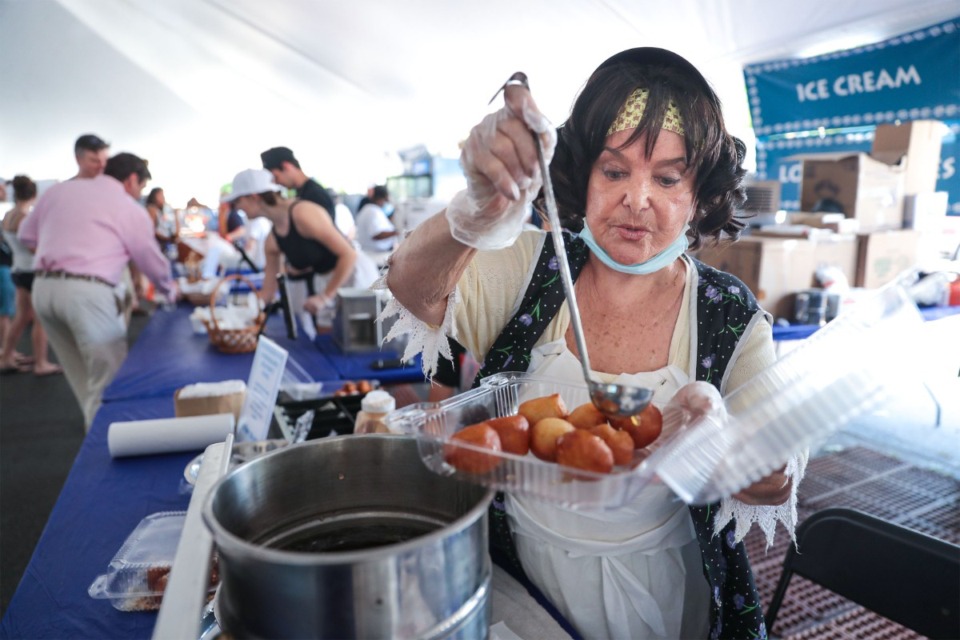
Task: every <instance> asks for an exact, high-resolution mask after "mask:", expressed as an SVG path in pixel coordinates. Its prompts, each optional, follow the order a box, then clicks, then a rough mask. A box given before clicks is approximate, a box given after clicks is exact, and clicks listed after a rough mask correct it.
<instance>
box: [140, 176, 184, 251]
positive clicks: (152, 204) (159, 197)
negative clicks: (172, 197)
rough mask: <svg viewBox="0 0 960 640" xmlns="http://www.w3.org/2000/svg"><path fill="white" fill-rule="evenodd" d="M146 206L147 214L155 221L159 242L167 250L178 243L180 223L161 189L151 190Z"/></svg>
mask: <svg viewBox="0 0 960 640" xmlns="http://www.w3.org/2000/svg"><path fill="white" fill-rule="evenodd" d="M144 204H145V206H146V208H147V213H149V214H150V219H151V220H153V226H154V228H155V229H156V236H157V242H159V243H160V246H161V247H163V248H164V249H166V247H167V246H168V245H169V244H170V243H173V242H176V241H177V237H178V236H179V235H180V221H179V220H178V219H177V212H176V211H173V210H172V209H171V208H170V206H169V205H168V204H167V198H166V195H165V194H164V193H163V188H161V187H154V188H153V189H151V190H150V193H149V194H147V199H146V201H145V203H144Z"/></svg>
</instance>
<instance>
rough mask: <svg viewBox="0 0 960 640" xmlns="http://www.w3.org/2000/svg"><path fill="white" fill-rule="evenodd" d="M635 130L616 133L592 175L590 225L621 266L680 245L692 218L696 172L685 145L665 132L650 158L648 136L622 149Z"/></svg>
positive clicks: (589, 206) (588, 188)
mask: <svg viewBox="0 0 960 640" xmlns="http://www.w3.org/2000/svg"><path fill="white" fill-rule="evenodd" d="M632 133H633V129H626V130H624V131H618V132H617V133H614V134H613V135H611V136H609V137H608V138H607V143H606V146H605V147H604V150H603V152H602V153H601V154H600V157H598V158H597V161H596V162H595V163H594V165H593V168H592V169H591V171H590V180H589V183H588V185H587V212H586V216H587V223H588V224H589V226H590V231H591V233H593V237H594V238H595V239H596V241H597V244H599V245H600V246H601V247H603V249H604V250H606V252H607V253H609V254H610V256H611V257H613V259H614V260H616V261H617V262H619V263H621V264H635V263H638V262H643V261H644V260H647V259H649V258H652V257H653V256H655V255H656V254H658V253H660V251H662V250H663V249H664V248H666V247H667V245H669V244H670V243H671V242H673V241H674V240H676V239H677V238H678V237H679V236H680V233H681V232H682V230H683V228H684V226H685V225H686V224H687V223H688V222H690V220H691V219H692V218H693V214H694V212H695V210H696V203H695V198H694V192H693V180H694V178H693V172H692V171H690V172H688V171H686V169H687V162H686V151H685V149H684V140H683V138H682V137H681V136H679V135H677V134H676V133H674V132H672V131H666V130H664V131H661V132H660V135H659V137H658V138H657V144H656V146H655V147H654V149H653V154H652V155H651V157H650V158H649V159H647V158H646V157H644V149H643V147H644V140H645V136H644V137H641V138H639V139H638V140H636V141H635V142H634V143H633V144H631V145H630V146H628V147H625V148H622V149H621V148H619V147H620V145H622V144H623V143H624V142H626V140H627V139H628V138H629V137H630V134H632Z"/></svg>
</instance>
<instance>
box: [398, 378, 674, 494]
mask: <svg viewBox="0 0 960 640" xmlns="http://www.w3.org/2000/svg"><path fill="white" fill-rule="evenodd" d="M554 393H559V394H560V397H561V398H562V399H563V402H564V404H565V405H566V406H567V409H569V410H573V409H574V408H576V407H578V406H580V405H581V404H584V403H586V402H589V401H590V398H589V394H588V392H587V387H586V385H583V384H581V385H577V384H570V383H568V382H566V381H562V380H556V379H551V378H546V377H537V376H533V375H530V374H527V373H520V372H504V373H498V374H496V375H493V376H490V377H489V378H487V379H485V380H484V381H483V383H482V384H481V386H480V387H479V388H477V389H473V390H471V391H467V392H466V393H462V394H460V395H457V396H454V397H453V398H450V399H448V400H444V401H442V402H439V403H429V402H423V403H419V404H414V405H410V406H408V407H404V408H403V409H400V410H398V411H395V412H394V413H392V414H390V415H389V416H388V417H387V428H388V429H389V430H390V431H391V432H392V433H404V434H412V435H414V436H415V437H416V438H417V443H418V446H419V449H420V457H421V458H422V459H423V462H424V463H425V464H426V465H427V467H428V468H429V469H430V470H432V471H433V472H435V473H438V474H440V475H444V476H449V475H454V476H458V477H460V478H461V479H463V480H466V481H467V482H473V483H476V484H481V485H483V486H487V487H492V488H495V489H504V490H508V491H512V492H515V493H522V494H524V495H530V496H535V497H538V498H543V499H546V500H550V501H552V502H556V503H559V504H563V505H565V506H570V507H573V506H579V507H600V506H610V507H615V506H618V505H621V504H624V503H626V502H628V501H629V500H630V499H632V498H633V497H634V496H635V495H636V494H637V492H639V491H640V489H642V488H643V487H644V486H645V485H646V484H647V483H648V482H650V481H651V480H653V479H654V478H653V473H652V472H650V470H649V469H648V468H646V467H645V466H644V465H643V462H642V460H643V458H644V457H645V456H646V454H647V452H648V451H649V450H650V449H652V448H653V446H654V445H659V444H660V440H661V439H665V438H669V437H670V436H668V435H663V436H661V438H660V439H658V440H657V441H656V442H655V443H654V445H651V447H648V448H647V449H645V450H641V451H638V452H635V454H634V462H633V468H628V467H615V468H614V470H613V472H611V473H609V474H603V473H593V472H590V471H583V470H580V469H574V468H571V467H565V466H562V465H559V464H556V463H554V462H546V461H544V460H541V459H539V458H537V457H536V456H534V455H533V453H528V454H527V455H526V456H518V455H514V454H510V453H504V452H491V451H490V450H489V449H485V448H483V447H479V446H476V445H472V444H468V443H465V442H459V441H457V440H452V441H451V440H450V436H452V435H453V434H454V433H456V432H457V431H458V430H460V429H461V428H463V427H465V426H467V425H470V424H475V423H478V422H483V421H484V420H487V419H490V418H499V417H503V416H509V415H515V414H516V413H517V410H518V407H519V406H520V404H521V403H522V402H525V401H526V400H531V399H533V398H540V397H543V396H548V395H552V394H554ZM667 431H668V428H667V425H664V432H665V433H666V432H667ZM454 448H460V449H463V450H468V451H471V452H474V453H476V454H478V455H489V456H492V457H493V458H495V459H496V462H497V464H496V466H495V467H494V468H493V469H491V470H490V471H488V472H486V473H467V472H464V471H460V470H458V469H456V468H455V467H453V466H452V465H450V464H449V463H447V461H446V458H447V457H448V456H449V455H450V453H451V451H452V450H453V449H454Z"/></svg>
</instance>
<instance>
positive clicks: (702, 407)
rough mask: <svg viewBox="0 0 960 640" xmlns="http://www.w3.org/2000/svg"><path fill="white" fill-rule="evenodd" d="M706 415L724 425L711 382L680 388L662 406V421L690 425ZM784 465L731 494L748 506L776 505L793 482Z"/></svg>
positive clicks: (787, 494) (722, 410)
mask: <svg viewBox="0 0 960 640" xmlns="http://www.w3.org/2000/svg"><path fill="white" fill-rule="evenodd" d="M706 416H711V417H712V418H713V420H714V421H716V422H718V423H719V424H726V421H727V410H726V406H725V405H724V403H723V398H722V397H721V396H720V392H719V391H717V388H716V387H714V386H713V385H712V384H710V383H708V382H703V381H697V382H691V383H689V384H686V385H684V386H683V387H681V388H680V389H679V390H678V391H677V392H676V393H675V394H674V396H673V398H671V400H670V402H668V403H667V405H666V406H665V407H664V408H663V421H664V424H675V425H680V426H687V425H693V424H695V423H696V422H697V421H699V420H702V419H703V418H704V417H706ZM785 469H786V467H781V468H780V469H778V470H776V471H774V472H773V473H771V474H770V475H768V476H766V477H764V478H761V479H760V480H758V481H756V482H754V483H753V484H751V485H750V486H748V487H746V488H744V489H742V490H741V491H739V492H738V493H735V494H734V495H733V497H734V498H736V499H737V500H739V501H740V502H743V503H745V504H750V505H778V504H783V503H784V502H786V501H787V500H788V499H789V498H790V492H791V489H792V484H793V481H792V480H791V479H790V478H789V477H787V475H786V474H785V473H784V470H785Z"/></svg>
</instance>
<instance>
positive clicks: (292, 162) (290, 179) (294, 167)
mask: <svg viewBox="0 0 960 640" xmlns="http://www.w3.org/2000/svg"><path fill="white" fill-rule="evenodd" d="M260 160H262V161H263V168H264V169H266V170H267V171H269V172H270V173H271V174H273V179H274V180H275V181H276V183H277V184H279V185H282V186H284V187H286V188H287V189H296V191H297V197H298V198H301V199H303V200H309V201H310V202H315V203H317V204H318V205H320V206H321V207H323V208H324V209H326V210H327V213H329V214H330V219H331V220H334V206H335V205H334V203H333V199H332V198H331V197H330V194H328V193H327V190H326V189H324V188H323V185H321V184H320V183H319V182H317V181H316V180H314V179H313V178H309V177H307V174H305V173H304V172H303V170H302V169H301V168H300V163H299V162H297V159H296V158H295V157H294V156H293V151H291V150H290V149H289V148H287V147H273V148H272V149H267V150H266V151H264V152H263V153H261V154H260Z"/></svg>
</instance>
